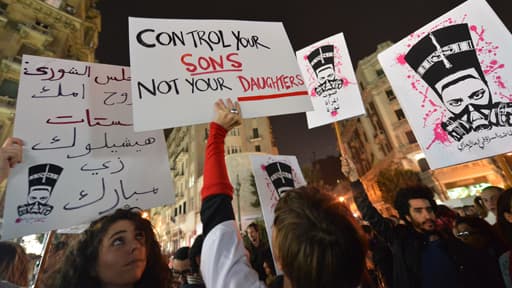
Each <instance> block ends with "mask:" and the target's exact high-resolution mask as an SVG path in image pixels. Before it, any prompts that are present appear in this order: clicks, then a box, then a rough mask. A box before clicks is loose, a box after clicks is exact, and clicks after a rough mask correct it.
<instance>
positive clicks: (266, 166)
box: [250, 154, 307, 267]
mask: <svg viewBox="0 0 512 288" xmlns="http://www.w3.org/2000/svg"><path fill="white" fill-rule="evenodd" d="M250 159H251V164H252V171H253V174H254V182H255V183H256V190H258V197H259V199H260V205H261V211H262V212H263V220H265V229H266V230H267V235H269V237H270V236H271V235H272V227H273V224H274V209H275V208H276V205H277V202H279V199H280V198H281V197H282V196H283V195H284V194H285V193H286V191H287V190H290V189H294V188H298V187H301V186H305V185H306V184H307V183H306V180H305V179H304V176H303V175H302V171H301V170H300V166H299V162H298V161H297V157H295V156H284V155H264V154H262V155H251V156H250ZM270 248H271V250H272V253H274V251H273V248H272V246H271V247H270ZM274 259H275V258H274ZM275 267H277V265H276V266H275Z"/></svg>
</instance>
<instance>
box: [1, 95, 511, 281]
mask: <svg viewBox="0 0 512 288" xmlns="http://www.w3.org/2000/svg"><path fill="white" fill-rule="evenodd" d="M214 109H215V119H214V120H213V121H212V122H211V123H210V133H209V136H208V142H207V147H206V156H205V165H204V181H203V183H204V184H203V188H202V191H201V202H202V206H201V212H200V214H201V221H202V223H203V234H201V235H199V236H197V237H196V239H195V241H194V243H193V244H192V246H191V247H181V248H180V249H178V250H177V251H175V253H174V255H173V256H172V260H171V262H172V263H171V265H170V266H169V263H168V259H166V257H165V256H164V255H163V254H162V249H161V244H160V243H159V241H158V239H157V237H156V235H155V233H154V230H153V227H152V225H151V222H150V221H149V220H147V219H145V218H143V217H142V215H141V213H140V212H141V211H138V210H134V209H133V208H132V209H118V210H117V211H115V212H114V213H113V214H111V215H106V216H103V217H101V218H99V219H97V220H95V221H94V222H92V223H91V224H90V225H89V228H88V229H87V230H86V231H85V232H83V233H82V234H81V236H80V239H79V240H78V241H76V243H74V244H73V245H69V247H65V248H66V249H67V251H66V253H65V255H66V256H65V259H64V261H62V263H60V265H59V267H58V268H57V269H54V271H52V276H51V277H50V279H51V281H49V282H50V283H49V284H47V286H48V287H57V288H59V287H78V288H80V287H84V288H86V287H87V288H88V287H102V288H107V287H133V288H135V287H137V288H138V287H156V288H159V287H161V288H164V287H165V288H169V287H176V288H202V287H208V288H210V287H212V288H240V287H250V288H252V287H271V288H277V287H279V288H309V287H326V288H331V287H332V288H334V287H347V288H348V287H354V288H355V287H369V288H383V287H397V288H402V287H424V288H428V287H496V288H500V287H512V278H511V276H512V264H511V261H512V253H511V252H510V249H511V247H512V189H508V190H504V189H502V188H500V187H495V186H491V187H488V188H486V189H484V190H483V191H482V193H481V195H480V196H479V198H477V199H476V201H475V208H476V209H475V211H477V212H476V213H475V215H469V216H468V215H464V216H461V215H458V213H457V212H455V211H454V210H452V209H450V208H448V207H446V206H443V205H437V204H436V202H435V201H434V194H433V192H432V190H431V189H429V188H427V187H424V186H415V187H405V188H401V189H399V191H398V192H397V194H396V199H395V203H394V204H395V205H394V206H395V209H396V210H397V212H398V214H399V218H400V219H393V218H387V217H384V216H382V215H381V214H380V213H379V212H378V210H377V209H376V208H375V207H374V206H373V204H372V203H371V202H370V200H369V199H368V196H367V194H366V191H365V189H364V186H363V185H362V183H361V181H359V179H358V175H357V171H356V169H355V168H354V165H353V163H352V162H351V161H350V160H349V159H348V158H342V172H343V174H344V175H345V176H346V177H347V179H348V181H350V183H351V189H352V192H353V195H354V200H355V203H356V206H357V208H358V209H359V211H360V213H361V215H362V219H359V220H358V219H355V218H354V216H353V214H352V213H351V211H350V210H349V209H348V208H347V207H346V206H345V205H344V204H343V203H340V202H339V201H336V198H335V197H334V195H333V194H330V193H326V192H320V191H319V190H318V189H315V188H314V187H310V186H308V187H299V188H296V189H291V190H288V191H287V192H286V193H284V195H282V197H281V198H280V199H279V201H278V204H277V206H276V207H275V211H274V212H275V219H274V223H273V232H272V235H269V238H271V239H270V240H269V242H270V243H267V242H266V241H264V239H262V237H261V236H262V233H263V231H262V230H263V229H264V227H263V226H261V225H259V224H257V223H251V224H250V225H249V226H248V227H247V228H246V230H245V231H243V232H242V231H239V230H238V228H237V227H238V225H237V224H236V223H235V216H234V212H233V207H232V204H231V201H232V199H233V187H232V185H231V183H230V181H229V178H228V174H227V169H226V163H225V155H224V153H225V152H224V138H225V137H226V135H227V133H228V132H229V131H230V130H231V129H232V128H234V127H236V126H237V125H239V124H240V121H241V111H240V106H239V104H238V103H236V102H232V101H231V100H229V99H228V100H227V101H225V102H224V101H222V100H218V101H217V102H215V105H214ZM22 150H23V142H22V140H21V139H17V138H9V139H8V140H7V141H6V142H5V144H4V145H3V147H2V148H0V180H4V179H6V178H7V177H8V176H9V171H10V168H12V167H13V166H14V165H16V164H17V163H20V162H21V161H22V154H23V153H22ZM169 225H171V224H169ZM241 233H245V234H246V235H245V236H246V237H247V238H248V240H249V241H247V243H246V245H244V241H243V240H242V237H241ZM265 239H266V237H265ZM270 246H272V252H273V253H272V252H271V250H270ZM30 266H31V265H30V260H29V257H28V256H27V255H26V253H25V251H24V250H23V248H22V247H21V246H20V245H18V244H16V243H14V242H7V241H4V242H0V288H1V287H27V286H28V285H29V279H30V274H31V267H30ZM277 274H280V275H277Z"/></svg>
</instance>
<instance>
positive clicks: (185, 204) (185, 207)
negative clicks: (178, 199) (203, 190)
mask: <svg viewBox="0 0 512 288" xmlns="http://www.w3.org/2000/svg"><path fill="white" fill-rule="evenodd" d="M183 214H187V202H186V201H185V202H183Z"/></svg>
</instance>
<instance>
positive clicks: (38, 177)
mask: <svg viewBox="0 0 512 288" xmlns="http://www.w3.org/2000/svg"><path fill="white" fill-rule="evenodd" d="M62 170H63V168H62V167H60V166H57V165H55V164H50V163H46V164H38V165H34V166H32V167H30V168H28V187H29V191H28V197H27V203H26V204H24V205H20V206H18V215H19V216H20V217H21V216H23V215H25V214H38V215H44V216H47V215H48V214H50V213H51V212H52V210H53V206H52V205H50V204H48V201H49V200H50V196H51V195H52V191H53V188H54V187H55V184H57V180H58V179H59V176H60V174H61V173H62Z"/></svg>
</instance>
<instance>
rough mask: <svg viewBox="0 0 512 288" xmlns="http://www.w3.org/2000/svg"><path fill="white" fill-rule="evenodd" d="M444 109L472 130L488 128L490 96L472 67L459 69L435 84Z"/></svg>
mask: <svg viewBox="0 0 512 288" xmlns="http://www.w3.org/2000/svg"><path fill="white" fill-rule="evenodd" d="M436 89H437V90H438V91H439V92H440V94H441V95H440V96H441V100H442V101H443V103H444V105H445V107H446V109H448V111H450V112H451V113H452V114H453V116H454V117H455V118H456V119H457V120H460V121H463V122H465V123H466V124H467V126H469V127H472V130H473V131H480V130H484V129H490V128H491V124H490V123H489V112H490V111H491V108H492V107H491V106H492V98H491V95H490V91H489V88H488V87H487V84H486V83H485V82H484V81H482V80H481V79H480V78H479V75H478V73H477V71H476V70H475V69H474V68H470V69H466V70H463V71H459V72H457V73H455V74H453V75H450V76H449V77H446V78H445V79H443V80H442V81H440V82H439V83H437V84H436Z"/></svg>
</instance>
